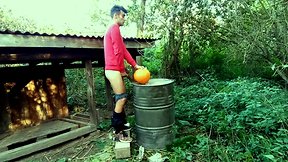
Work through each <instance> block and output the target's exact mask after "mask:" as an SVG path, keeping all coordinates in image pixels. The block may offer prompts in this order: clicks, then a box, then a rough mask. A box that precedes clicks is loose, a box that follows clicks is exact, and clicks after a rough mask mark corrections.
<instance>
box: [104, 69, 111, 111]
mask: <svg viewBox="0 0 288 162" xmlns="http://www.w3.org/2000/svg"><path fill="white" fill-rule="evenodd" d="M103 76H104V80H105V91H106V102H107V108H108V109H110V110H111V111H113V110H114V105H113V97H112V94H111V89H112V88H111V84H110V82H109V80H108V79H107V78H106V76H105V69H104V74H103Z"/></svg>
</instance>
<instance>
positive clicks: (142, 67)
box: [135, 64, 145, 70]
mask: <svg viewBox="0 0 288 162" xmlns="http://www.w3.org/2000/svg"><path fill="white" fill-rule="evenodd" d="M144 68H145V67H144V66H140V65H138V64H137V65H136V66H135V69H136V70H137V69H144Z"/></svg>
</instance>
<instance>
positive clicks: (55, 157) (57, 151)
mask: <svg viewBox="0 0 288 162" xmlns="http://www.w3.org/2000/svg"><path fill="white" fill-rule="evenodd" d="M126 112H127V111H126ZM100 113H101V114H102V115H101V121H102V123H105V121H106V123H107V121H109V120H110V117H111V115H110V114H111V112H110V111H101V112H100ZM127 114H129V115H130V116H131V114H132V115H133V112H131V110H130V111H128V112H127ZM100 124H101V123H100ZM104 127H105V128H104V129H100V130H97V131H96V132H93V133H91V134H89V135H86V136H83V137H80V138H77V139H74V140H71V141H68V142H65V143H62V144H59V145H56V146H53V147H51V148H49V149H45V150H42V151H39V152H36V153H32V154H31V155H27V156H24V157H21V158H19V159H15V160H13V161H19V162H66V161H93V162H94V161H95V162H97V161H100V162H102V161H115V154H114V142H113V140H112V129H111V128H109V126H107V124H106V126H104ZM132 136H135V135H133V132H132ZM134 139H135V138H134ZM131 146H133V149H131V151H132V152H131V154H132V157H131V158H128V159H121V160H120V161H134V160H133V158H134V157H133V154H136V153H133V150H135V149H137V147H138V146H137V144H136V141H135V140H134V141H133V142H132V143H131ZM117 161H119V160H117Z"/></svg>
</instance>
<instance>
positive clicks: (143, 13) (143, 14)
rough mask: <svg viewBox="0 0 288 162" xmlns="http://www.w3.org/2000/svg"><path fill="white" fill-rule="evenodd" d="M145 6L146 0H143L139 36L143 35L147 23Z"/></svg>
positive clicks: (138, 26)
mask: <svg viewBox="0 0 288 162" xmlns="http://www.w3.org/2000/svg"><path fill="white" fill-rule="evenodd" d="M145 7H146V0H141V4H140V19H139V20H138V23H137V37H143V31H144V24H145Z"/></svg>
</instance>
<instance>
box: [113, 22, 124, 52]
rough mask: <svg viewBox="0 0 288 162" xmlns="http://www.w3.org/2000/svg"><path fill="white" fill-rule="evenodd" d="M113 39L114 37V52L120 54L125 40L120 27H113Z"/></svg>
mask: <svg viewBox="0 0 288 162" xmlns="http://www.w3.org/2000/svg"><path fill="white" fill-rule="evenodd" d="M111 39H112V44H113V49H114V54H115V55H118V54H119V53H120V52H121V45H122V42H123V40H122V36H121V34H120V29H119V27H117V26H114V27H113V28H112V29H111Z"/></svg>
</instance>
